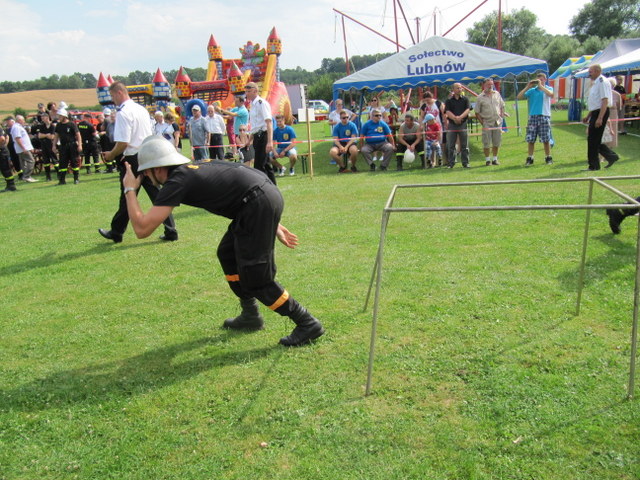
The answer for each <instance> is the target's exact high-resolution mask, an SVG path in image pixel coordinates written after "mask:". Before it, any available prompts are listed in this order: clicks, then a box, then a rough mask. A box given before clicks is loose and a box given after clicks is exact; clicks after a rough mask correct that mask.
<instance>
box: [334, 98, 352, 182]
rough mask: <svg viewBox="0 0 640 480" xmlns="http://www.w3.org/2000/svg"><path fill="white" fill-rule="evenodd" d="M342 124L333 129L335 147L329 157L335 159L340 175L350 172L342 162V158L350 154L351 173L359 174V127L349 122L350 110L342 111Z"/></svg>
mask: <svg viewBox="0 0 640 480" xmlns="http://www.w3.org/2000/svg"><path fill="white" fill-rule="evenodd" d="M339 113H340V123H338V124H337V125H336V126H334V127H333V143H334V145H333V147H331V150H329V155H331V158H333V159H334V160H335V161H336V163H337V164H338V166H339V167H340V168H339V170H338V173H345V172H348V170H347V165H346V164H345V162H344V161H343V160H342V156H343V155H344V154H345V153H348V154H349V160H350V161H351V171H352V172H357V171H358V169H357V168H356V160H357V158H358V147H357V146H356V142H357V141H358V127H356V124H355V123H353V122H352V121H350V120H349V110H341V111H340V112H339Z"/></svg>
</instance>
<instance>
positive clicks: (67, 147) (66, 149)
mask: <svg viewBox="0 0 640 480" xmlns="http://www.w3.org/2000/svg"><path fill="white" fill-rule="evenodd" d="M58 151H59V153H60V172H66V171H67V170H68V167H69V166H71V170H73V171H74V172H77V171H78V170H79V168H80V161H79V157H78V145H77V144H76V142H71V143H61V144H60V148H59V149H58Z"/></svg>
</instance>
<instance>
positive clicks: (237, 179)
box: [123, 137, 324, 346]
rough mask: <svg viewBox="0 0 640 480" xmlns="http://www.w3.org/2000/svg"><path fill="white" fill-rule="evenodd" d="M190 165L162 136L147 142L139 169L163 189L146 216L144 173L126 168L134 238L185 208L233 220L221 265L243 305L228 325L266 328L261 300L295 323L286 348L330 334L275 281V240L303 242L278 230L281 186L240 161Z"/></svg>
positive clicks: (220, 252)
mask: <svg viewBox="0 0 640 480" xmlns="http://www.w3.org/2000/svg"><path fill="white" fill-rule="evenodd" d="M189 162H190V161H189V159H188V158H186V157H184V156H182V155H180V154H179V153H178V152H176V149H175V148H174V147H173V146H172V145H171V144H170V143H169V142H167V141H166V140H164V139H163V138H160V137H149V138H147V139H146V140H145V141H144V142H143V143H142V146H141V147H140V151H139V152H138V171H139V172H142V174H143V175H144V176H146V177H147V178H149V179H150V180H151V181H152V182H153V183H154V185H156V186H159V185H162V189H160V191H159V193H158V196H157V197H156V198H155V199H154V201H153V207H151V209H150V210H149V211H148V212H147V213H144V212H143V211H142V210H141V208H140V204H139V203H138V199H137V197H136V194H135V192H136V190H137V189H138V188H140V184H141V182H142V175H141V176H138V177H136V176H135V175H134V174H133V172H132V170H131V166H130V165H129V164H128V163H125V167H126V174H125V176H124V179H123V186H124V196H125V198H126V201H127V210H128V212H129V218H130V220H131V225H132V226H133V230H134V231H135V233H136V236H137V237H138V238H146V237H148V236H149V235H151V234H152V233H153V231H154V230H155V229H156V228H157V227H158V226H159V225H160V224H161V223H162V222H163V220H164V219H165V218H167V216H169V214H170V213H171V212H172V211H173V209H174V208H175V207H177V206H178V205H180V204H181V203H184V204H185V205H191V206H193V207H198V208H203V209H205V210H207V211H208V212H211V213H213V214H215V215H220V216H223V217H227V218H230V219H231V224H230V225H229V228H228V230H227V232H226V233H225V234H224V236H223V237H222V240H221V242H220V245H219V246H218V259H219V261H220V264H221V265H222V270H223V271H224V273H225V276H226V279H227V281H228V282H229V286H230V287H231V290H232V291H233V293H235V294H236V295H237V296H238V297H239V299H240V305H241V306H242V313H241V314H240V315H239V316H237V317H236V318H230V319H227V320H225V321H224V324H223V327H224V328H231V329H234V330H261V329H262V328H263V325H264V320H263V318H262V316H261V315H260V312H259V310H258V303H257V301H256V300H259V301H260V302H262V303H263V304H264V305H266V306H267V307H269V308H270V309H271V310H273V311H275V312H276V313H278V314H280V315H282V316H286V317H289V318H291V320H293V322H294V323H295V324H296V327H295V328H294V329H293V331H292V332H291V334H290V335H288V336H286V337H283V338H281V339H280V344H281V345H284V346H300V345H304V344H306V343H309V342H311V341H312V340H314V339H316V338H318V337H320V336H321V335H322V334H324V328H323V327H322V324H321V323H320V322H319V321H318V320H317V319H316V318H314V317H313V316H312V315H311V314H310V313H309V312H307V310H306V309H305V308H304V307H303V306H302V305H300V304H299V303H298V302H297V301H296V300H295V299H293V298H292V297H291V296H290V295H289V292H287V291H286V290H285V289H284V288H283V287H282V286H281V285H280V284H278V283H277V282H276V281H275V280H274V278H275V274H276V265H275V262H274V244H275V239H276V238H278V240H279V241H280V242H282V243H283V244H284V245H286V246H287V247H289V248H295V246H296V245H297V244H298V237H297V236H296V235H295V234H293V233H291V232H290V231H289V230H287V229H286V228H285V227H284V226H282V225H280V217H281V215H282V210H283V207H284V202H283V199H282V195H281V194H280V191H279V190H278V189H277V187H276V186H275V185H274V184H273V183H272V182H271V181H270V180H269V178H267V175H266V174H265V173H263V172H261V171H259V170H256V169H252V168H247V167H245V166H244V165H241V164H238V163H233V162H224V161H218V160H214V161H212V162H210V163H202V164H197V165H192V164H189Z"/></svg>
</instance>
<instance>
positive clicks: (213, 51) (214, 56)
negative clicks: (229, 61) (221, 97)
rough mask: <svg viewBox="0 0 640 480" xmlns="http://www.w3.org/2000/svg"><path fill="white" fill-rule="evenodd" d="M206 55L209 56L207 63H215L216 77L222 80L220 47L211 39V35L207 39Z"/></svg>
mask: <svg viewBox="0 0 640 480" xmlns="http://www.w3.org/2000/svg"><path fill="white" fill-rule="evenodd" d="M207 53H208V55H209V61H210V62H215V64H216V70H217V73H218V75H217V77H216V78H218V79H220V78H223V77H222V58H223V57H222V47H221V46H220V45H218V42H216V39H215V38H213V35H211V37H210V38H209V44H208V45H207Z"/></svg>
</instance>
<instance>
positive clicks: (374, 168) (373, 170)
mask: <svg viewBox="0 0 640 480" xmlns="http://www.w3.org/2000/svg"><path fill="white" fill-rule="evenodd" d="M369 169H371V171H372V172H375V171H376V164H375V163H372V164H371V165H369Z"/></svg>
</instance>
